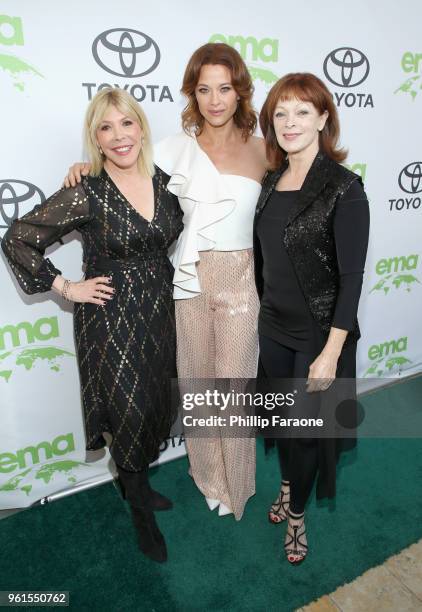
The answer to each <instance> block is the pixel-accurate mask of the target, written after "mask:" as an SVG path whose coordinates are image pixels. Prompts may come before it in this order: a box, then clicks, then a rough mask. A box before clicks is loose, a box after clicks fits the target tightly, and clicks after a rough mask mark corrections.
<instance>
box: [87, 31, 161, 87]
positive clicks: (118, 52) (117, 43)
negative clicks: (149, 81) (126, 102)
mask: <svg viewBox="0 0 422 612" xmlns="http://www.w3.org/2000/svg"><path fill="white" fill-rule="evenodd" d="M92 55H93V56H94V59H95V61H96V62H97V64H98V65H99V66H101V68H103V69H104V70H106V71H107V72H109V73H110V74H114V75H116V76H120V77H130V78H133V77H141V76H145V75H146V74H149V73H150V72H152V71H153V70H155V69H156V68H157V66H158V64H159V63H160V58H161V54H160V49H159V48H158V45H157V43H156V42H155V41H154V40H153V39H152V38H151V37H150V36H148V34H144V33H143V32H139V31H138V30H132V29H130V28H113V29H112V30H107V31H106V32H102V33H101V34H99V35H98V36H97V38H96V39H95V40H94V42H93V43H92Z"/></svg>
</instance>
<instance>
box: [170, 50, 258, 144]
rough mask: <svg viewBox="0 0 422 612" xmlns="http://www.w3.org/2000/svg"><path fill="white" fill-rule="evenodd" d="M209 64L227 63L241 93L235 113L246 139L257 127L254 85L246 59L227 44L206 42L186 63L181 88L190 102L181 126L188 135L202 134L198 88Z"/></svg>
mask: <svg viewBox="0 0 422 612" xmlns="http://www.w3.org/2000/svg"><path fill="white" fill-rule="evenodd" d="M207 64H211V65H221V66H226V67H227V68H228V69H229V70H230V74H231V78H232V85H233V87H234V89H235V91H236V93H237V95H238V96H239V98H240V100H239V104H238V107H237V110H236V112H235V114H234V116H233V120H234V123H235V125H236V126H237V127H238V128H239V129H240V130H241V132H242V137H243V138H244V140H247V139H248V138H249V136H251V135H252V134H253V133H254V132H255V129H256V124H257V114H256V112H255V110H254V109H253V106H252V95H253V92H254V86H253V83H252V79H251V76H250V74H249V72H248V69H247V67H246V64H245V62H244V61H243V59H242V58H241V56H240V54H239V53H238V52H237V51H236V49H233V47H230V45H226V44H225V43H207V44H206V45H202V47H199V49H197V50H196V51H195V52H194V54H193V55H192V57H191V58H190V60H189V62H188V65H187V66H186V70H185V74H184V76H183V83H182V89H181V90H180V91H181V92H182V94H184V95H185V96H186V97H187V99H188V103H187V104H186V106H185V108H184V109H183V111H182V126H183V129H184V130H185V132H186V133H187V134H191V133H192V131H193V132H194V133H195V134H196V136H199V134H200V133H201V132H202V129H203V127H204V118H203V116H202V115H201V113H200V112H199V106H198V102H197V101H196V96H195V88H196V86H197V84H198V81H199V73H200V72H201V68H202V66H205V65H207Z"/></svg>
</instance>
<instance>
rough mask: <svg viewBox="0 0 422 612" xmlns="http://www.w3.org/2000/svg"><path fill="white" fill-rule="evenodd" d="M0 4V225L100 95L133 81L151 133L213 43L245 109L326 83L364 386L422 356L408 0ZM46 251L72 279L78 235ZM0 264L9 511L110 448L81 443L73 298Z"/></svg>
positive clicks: (417, 42)
mask: <svg viewBox="0 0 422 612" xmlns="http://www.w3.org/2000/svg"><path fill="white" fill-rule="evenodd" d="M1 11H2V12H3V14H1V15H0V88H1V89H0V91H1V165H0V239H1V236H3V234H4V232H5V231H6V229H7V227H8V225H10V223H11V221H12V220H13V219H14V218H16V217H17V216H18V215H22V214H23V213H25V212H26V211H28V210H30V209H31V208H32V207H33V206H34V205H35V204H38V203H39V202H40V201H42V200H43V198H44V196H47V195H49V194H51V193H52V192H54V191H55V190H56V189H57V188H58V187H59V185H60V184H61V181H62V178H63V176H64V174H65V172H66V170H67V168H68V166H69V164H70V163H71V162H73V161H76V160H80V159H83V158H84V154H83V151H82V144H81V142H82V139H81V126H82V120H83V116H84V112H85V109H86V106H87V103H88V101H89V100H90V99H91V97H92V96H93V95H94V94H95V92H96V91H98V90H99V89H101V88H102V87H105V86H112V87H120V88H124V89H127V90H128V91H130V92H131V93H132V95H133V96H134V97H135V98H136V99H137V100H139V102H140V103H141V104H142V105H143V108H144V110H145V111H146V113H147V115H148V117H149V119H150V122H151V126H152V130H153V135H154V139H155V140H159V139H161V138H162V137H164V136H166V135H169V134H172V133H175V132H177V131H179V130H180V111H181V109H182V108H183V100H182V98H181V96H180V93H179V89H180V85H181V80H182V75H183V71H184V67H185V65H186V62H187V60H188V58H189V56H190V55H191V53H192V52H193V51H194V50H195V48H197V47H198V46H200V45H201V44H203V43H205V42H207V41H222V42H227V43H228V44H230V45H233V46H234V47H235V48H236V49H238V50H239V52H240V53H241V55H242V57H243V58H244V59H245V61H246V63H247V65H248V66H249V69H250V71H251V74H252V76H253V79H254V84H255V90H256V93H255V105H256V108H257V109H258V110H259V109H260V107H261V105H262V103H263V100H264V99H265V95H266V93H267V92H268V90H269V88H270V87H271V85H272V84H273V83H274V82H275V81H276V80H277V79H278V78H279V77H280V76H282V75H284V74H285V73H286V72H290V71H311V72H314V73H316V74H317V75H319V76H320V77H321V78H323V79H324V81H325V82H326V83H327V85H328V86H329V88H330V90H331V91H332V93H333V96H334V100H335V103H336V105H337V106H338V110H339V113H340V119H341V126H342V143H343V145H344V146H346V147H347V148H348V149H349V152H350V153H349V158H348V164H349V166H350V167H351V168H352V169H353V170H354V171H355V172H358V173H359V174H361V176H362V178H363V179H364V181H365V185H366V189H367V193H368V195H369V198H370V203H371V241H370V248H369V254H368V261H367V268H366V278H365V283H364V287H363V293H362V300H361V308H360V321H361V327H362V332H363V338H362V340H361V341H360V346H359V374H360V376H361V377H362V378H371V383H370V385H372V386H374V385H375V384H376V383H377V382H379V381H384V379H385V378H388V377H392V378H394V377H397V376H405V375H410V374H412V373H414V372H417V371H419V370H421V369H422V342H421V341H422V326H421V324H420V313H421V296H422V285H421V282H422V262H421V259H422V247H421V238H422V205H421V202H422V145H421V143H422V120H421V118H422V38H421V36H420V24H421V22H422V4H421V3H420V2H419V1H418V0H413V1H412V0H403V1H402V2H399V3H398V2H396V1H395V0H373V1H372V2H367V1H366V0H355V1H354V2H353V3H350V2H339V1H338V0H324V1H323V2H320V3H315V2H313V0H302V2H301V3H300V4H298V5H297V6H296V5H294V4H292V3H291V2H284V1H281V2H280V1H278V2H275V1H274V0H261V2H260V3H259V4H257V3H256V2H252V0H244V2H243V3H241V4H239V3H238V2H235V1H234V0H232V1H231V2H230V1H229V2H227V0H214V1H213V2H212V3H211V4H210V3H205V2H201V1H199V0H184V1H183V2H173V1H171V0H161V2H158V3H157V2H141V3H139V2H132V1H131V0H121V1H120V2H114V1H112V0H91V1H90V2H86V1H82V0H73V2H68V3H63V2H55V1H53V0H38V1H37V2H31V1H29V0H20V1H19V0H13V1H7V0H3V2H2V6H1ZM350 231H351V232H353V228H350ZM49 256H50V257H51V258H52V259H53V261H54V262H55V264H56V265H57V267H58V268H59V269H61V270H62V271H63V273H64V275H65V276H67V277H69V278H72V279H78V278H80V277H81V245H80V242H79V241H78V238H77V236H73V235H72V236H69V237H68V238H67V239H66V240H65V245H64V246H60V248H58V246H57V245H56V246H54V247H53V248H52V249H50V251H49ZM0 278H1V302H0V397H1V400H0V508H13V507H23V506H28V505H30V504H32V503H34V502H35V501H37V500H39V499H41V498H44V497H46V496H49V495H51V494H52V493H54V492H57V491H61V490H65V489H69V488H72V487H77V486H78V485H79V484H80V483H83V482H87V481H95V480H98V479H100V478H101V477H103V476H104V475H105V474H106V473H107V469H108V468H107V466H108V462H109V458H108V456H107V455H103V456H101V453H100V454H99V455H100V457H98V454H97V455H95V456H93V457H89V458H88V459H89V460H87V458H86V455H85V450H84V448H85V446H84V433H83V422H82V417H81V407H80V396H79V383H78V374H77V367H76V361H75V349H74V343H73V335H72V316H71V311H70V309H68V308H67V307H66V306H64V305H63V303H62V302H61V301H60V300H59V299H57V298H54V297H53V296H52V295H50V294H48V295H37V296H33V297H29V296H26V295H24V294H23V293H22V292H21V291H20V290H19V289H18V288H17V284H16V282H15V281H14V279H13V278H12V277H11V274H10V272H9V270H8V268H7V266H6V263H5V261H4V258H3V257H1V260H0ZM384 382H385V381H384ZM165 447H166V448H164V445H163V454H162V457H161V460H162V461H164V460H166V459H169V458H173V457H175V456H177V455H178V454H181V453H183V452H184V446H183V442H182V441H181V440H180V439H178V438H176V439H171V440H168V441H167V442H166V444H165Z"/></svg>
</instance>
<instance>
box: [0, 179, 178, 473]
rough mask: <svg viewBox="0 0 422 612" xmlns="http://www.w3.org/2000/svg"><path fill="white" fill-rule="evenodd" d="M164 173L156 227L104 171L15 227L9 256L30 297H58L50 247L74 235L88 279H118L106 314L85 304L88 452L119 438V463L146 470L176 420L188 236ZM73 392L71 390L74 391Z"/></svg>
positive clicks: (77, 319) (82, 348) (80, 332)
mask: <svg viewBox="0 0 422 612" xmlns="http://www.w3.org/2000/svg"><path fill="white" fill-rule="evenodd" d="M168 179H169V177H168V176H167V175H166V174H164V173H163V172H162V171H161V170H160V169H158V168H156V174H155V176H154V177H153V185H154V200H155V211H154V217H153V219H152V221H151V222H148V221H147V220H146V219H145V218H144V217H142V215H140V214H139V213H138V212H137V211H136V210H135V208H133V206H132V205H131V204H130V203H129V202H128V201H127V200H126V199H125V197H124V196H123V195H122V193H121V192H120V191H119V190H118V188H117V187H116V186H115V185H114V183H113V182H112V180H111V178H110V177H109V176H108V174H107V173H106V172H105V171H104V170H103V172H102V174H101V175H100V176H99V177H86V178H84V179H83V181H82V183H81V184H80V185H78V186H77V187H75V188H70V189H61V190H60V191H58V192H57V193H55V194H54V195H53V196H51V197H50V198H49V199H48V200H46V201H45V202H44V203H43V204H41V205H40V206H36V207H35V208H34V210H33V211H31V212H30V213H28V214H27V215H25V216H24V217H22V218H21V219H19V220H17V221H15V222H14V223H13V224H12V226H11V228H10V229H9V230H8V232H7V233H6V235H5V236H4V239H3V241H2V248H3V250H4V252H5V254H6V256H7V258H8V260H9V263H10V265H11V267H12V270H13V272H14V274H15V275H16V278H17V280H18V282H19V284H20V286H21V287H22V289H23V290H24V291H25V292H26V293H37V292H42V291H48V290H49V289H51V285H52V283H53V280H54V278H55V277H56V276H57V274H61V273H60V271H59V270H57V269H56V268H55V267H54V265H53V264H52V262H51V261H50V260H49V259H47V258H45V257H44V251H45V249H46V248H47V247H48V246H49V245H51V244H53V243H54V242H56V241H57V240H59V239H60V237H61V236H63V235H65V234H68V233H69V232H71V231H73V230H75V229H76V230H78V231H79V232H80V233H81V235H82V241H83V250H84V256H83V259H84V263H85V265H86V274H85V276H86V278H92V277H95V276H110V277H111V278H112V281H111V285H112V286H113V287H114V289H115V295H114V297H113V299H112V300H106V305H105V306H97V305H95V304H90V303H85V304H80V303H76V304H75V305H74V328H75V339H76V348H77V355H78V364H79V374H80V382H81V390H82V399H83V408H84V416H85V428H86V439H87V448H88V449H97V448H101V447H102V446H104V444H105V441H104V438H103V435H102V434H103V432H110V433H111V434H112V436H113V442H112V445H111V448H110V451H111V454H112V456H113V458H114V460H115V462H116V463H117V464H118V465H120V466H121V467H123V468H124V469H126V470H129V471H138V470H140V469H142V468H143V467H145V466H146V465H148V464H149V463H150V462H151V461H153V460H154V459H155V458H156V457H157V456H158V449H159V446H160V444H161V442H162V441H163V440H164V439H165V438H166V437H167V435H168V433H169V430H170V427H171V425H172V423H173V421H174V418H175V416H176V414H175V412H176V407H175V406H174V405H173V406H172V402H171V378H172V377H175V376H176V365H175V364H176V332H175V320H174V304H173V297H172V294H173V284H172V276H173V267H172V265H171V263H170V261H169V259H168V257H167V249H168V247H169V246H170V244H171V243H172V242H173V241H174V240H175V239H176V238H177V236H178V235H179V234H180V232H181V231H182V227H183V225H182V216H183V215H182V211H181V209H180V207H179V204H178V201H177V198H176V197H175V196H174V195H172V194H171V193H170V192H169V191H168V190H167V187H166V186H167V182H168ZM64 392H65V390H64Z"/></svg>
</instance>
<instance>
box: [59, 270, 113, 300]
mask: <svg viewBox="0 0 422 612" xmlns="http://www.w3.org/2000/svg"><path fill="white" fill-rule="evenodd" d="M108 283H110V279H109V278H108V277H106V276H97V277H96V278H89V279H88V280H81V281H78V282H76V283H70V286H69V299H70V300H72V302H81V303H83V302H89V303H90V304H99V305H100V306H105V304H106V300H111V299H112V298H113V295H114V289H113V287H110V285H109V284H108Z"/></svg>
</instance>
